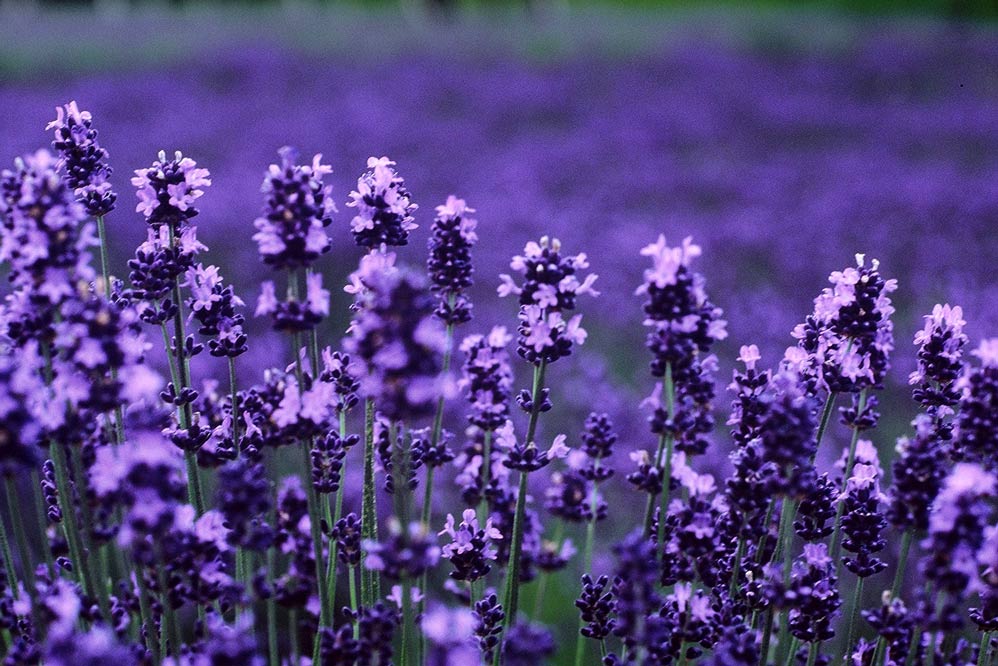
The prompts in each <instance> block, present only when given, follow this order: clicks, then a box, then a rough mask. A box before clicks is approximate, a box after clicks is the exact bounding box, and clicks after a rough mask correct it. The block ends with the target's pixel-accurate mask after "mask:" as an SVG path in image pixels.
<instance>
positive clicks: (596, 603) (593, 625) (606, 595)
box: [575, 574, 614, 641]
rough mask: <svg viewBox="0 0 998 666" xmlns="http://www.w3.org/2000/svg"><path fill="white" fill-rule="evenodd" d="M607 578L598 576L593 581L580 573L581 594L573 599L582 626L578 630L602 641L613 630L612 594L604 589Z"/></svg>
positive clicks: (587, 575)
mask: <svg viewBox="0 0 998 666" xmlns="http://www.w3.org/2000/svg"><path fill="white" fill-rule="evenodd" d="M608 583H609V578H607V577H606V576H600V577H599V578H598V579H597V580H595V581H593V579H592V576H590V575H589V574H582V595H581V596H580V597H579V598H578V599H576V600H575V606H576V608H578V609H579V613H580V614H581V616H582V622H583V623H584V626H583V627H582V628H581V629H580V630H579V631H580V633H581V634H582V635H583V636H585V637H586V638H591V639H593V640H597V641H602V640H603V639H605V638H606V637H607V636H609V635H610V633H611V632H612V631H613V627H614V622H613V609H614V601H613V594H612V593H611V592H607V591H606V587H607V584H608Z"/></svg>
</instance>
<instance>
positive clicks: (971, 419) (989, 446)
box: [953, 338, 998, 471]
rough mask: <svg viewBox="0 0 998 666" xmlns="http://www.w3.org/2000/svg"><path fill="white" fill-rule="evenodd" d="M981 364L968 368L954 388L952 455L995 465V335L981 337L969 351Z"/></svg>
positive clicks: (997, 379)
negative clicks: (956, 405)
mask: <svg viewBox="0 0 998 666" xmlns="http://www.w3.org/2000/svg"><path fill="white" fill-rule="evenodd" d="M971 354H973V355H974V356H976V357H977V358H978V359H980V366H978V367H976V368H968V369H967V371H966V372H964V374H963V375H961V376H960V379H959V380H957V382H956V384H955V388H956V389H957V390H958V391H959V392H960V412H959V414H958V415H957V417H956V428H955V430H954V441H953V456H954V458H956V459H957V460H969V461H973V462H981V463H983V464H984V465H986V466H987V467H988V469H991V470H992V471H994V470H996V469H998V338H991V339H988V340H982V341H981V344H980V346H979V347H978V348H977V349H976V350H974V351H973V352H971Z"/></svg>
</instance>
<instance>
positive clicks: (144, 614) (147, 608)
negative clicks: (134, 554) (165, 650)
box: [135, 571, 162, 664]
mask: <svg viewBox="0 0 998 666" xmlns="http://www.w3.org/2000/svg"><path fill="white" fill-rule="evenodd" d="M135 580H136V582H137V583H138V586H139V624H140V627H139V636H140V637H141V638H142V642H143V644H144V645H145V646H146V647H147V648H148V649H149V650H150V651H151V652H152V658H153V663H154V664H158V663H159V662H160V659H161V658H162V655H161V653H160V651H159V637H158V635H157V630H156V622H155V620H154V619H153V616H152V603H151V602H150V601H149V587H148V586H147V585H146V579H145V576H144V575H143V574H142V572H141V571H136V572H135Z"/></svg>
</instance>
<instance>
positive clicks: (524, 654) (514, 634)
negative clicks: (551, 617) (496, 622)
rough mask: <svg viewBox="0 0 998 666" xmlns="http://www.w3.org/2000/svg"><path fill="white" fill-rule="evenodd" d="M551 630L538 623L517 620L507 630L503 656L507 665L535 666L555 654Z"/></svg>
mask: <svg viewBox="0 0 998 666" xmlns="http://www.w3.org/2000/svg"><path fill="white" fill-rule="evenodd" d="M554 650H555V644H554V637H553V636H551V632H550V631H548V630H547V629H545V628H544V627H543V626H541V625H538V624H529V623H526V622H517V623H515V624H513V625H512V626H510V628H509V629H507V630H506V636H505V639H504V640H503V646H502V656H503V663H504V664H506V666H533V665H534V664H537V663H538V661H539V660H543V659H544V658H545V657H550V656H551V655H552V654H554Z"/></svg>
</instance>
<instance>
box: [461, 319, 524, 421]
mask: <svg viewBox="0 0 998 666" xmlns="http://www.w3.org/2000/svg"><path fill="white" fill-rule="evenodd" d="M511 339H512V338H511V336H510V335H509V334H508V333H506V328H505V327H503V326H496V327H494V328H493V329H492V330H491V331H490V332H489V335H488V336H483V335H469V336H468V337H466V338H465V339H464V341H463V342H462V343H461V351H462V352H464V354H465V356H466V359H465V362H464V367H463V377H462V379H461V380H460V382H459V383H458V387H459V388H460V389H462V390H463V391H465V392H466V393H467V395H468V402H470V403H471V412H470V413H469V414H468V421H470V422H471V423H472V425H476V426H478V427H479V428H481V429H482V430H495V429H497V428H499V427H500V426H501V425H502V424H504V423H505V422H506V419H507V417H508V415H509V400H510V395H511V392H512V387H513V372H512V370H511V369H510V367H509V355H508V354H507V353H506V346H507V345H508V344H509V342H510V340H511Z"/></svg>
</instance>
